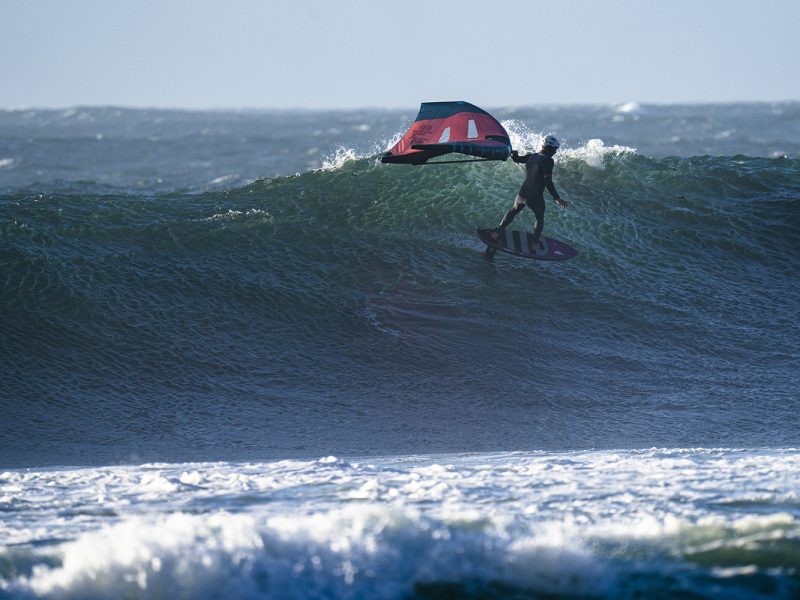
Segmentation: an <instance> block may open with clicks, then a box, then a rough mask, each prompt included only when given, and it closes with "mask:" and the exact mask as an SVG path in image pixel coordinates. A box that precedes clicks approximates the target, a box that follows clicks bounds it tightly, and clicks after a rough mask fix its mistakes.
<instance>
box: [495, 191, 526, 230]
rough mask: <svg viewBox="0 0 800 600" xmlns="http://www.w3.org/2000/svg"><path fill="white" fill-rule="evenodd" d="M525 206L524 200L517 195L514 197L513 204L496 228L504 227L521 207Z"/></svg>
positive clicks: (520, 210)
mask: <svg viewBox="0 0 800 600" xmlns="http://www.w3.org/2000/svg"><path fill="white" fill-rule="evenodd" d="M523 208H525V200H523V199H522V198H521V197H520V196H519V195H517V197H516V198H515V199H514V206H512V207H511V209H510V210H509V211H508V212H507V213H506V216H505V217H503V220H502V221H500V225H499V226H498V229H505V228H506V227H508V225H509V224H510V223H511V221H513V220H514V217H516V216H517V215H518V214H519V213H521V212H522V209H523Z"/></svg>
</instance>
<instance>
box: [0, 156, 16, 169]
mask: <svg viewBox="0 0 800 600" xmlns="http://www.w3.org/2000/svg"><path fill="white" fill-rule="evenodd" d="M12 166H14V159H13V158H0V169H7V168H8V167H12Z"/></svg>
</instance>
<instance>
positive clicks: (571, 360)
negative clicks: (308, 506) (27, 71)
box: [0, 104, 800, 466]
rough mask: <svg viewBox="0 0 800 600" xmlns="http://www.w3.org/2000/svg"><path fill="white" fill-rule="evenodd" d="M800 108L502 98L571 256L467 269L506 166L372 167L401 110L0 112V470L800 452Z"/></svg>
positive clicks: (498, 197) (551, 222)
mask: <svg viewBox="0 0 800 600" xmlns="http://www.w3.org/2000/svg"><path fill="white" fill-rule="evenodd" d="M604 111H605V112H604ZM748 115H749V119H748V118H747V117H748ZM797 115H798V107H797V105H793V104H790V105H777V106H772V107H770V106H766V105H765V106H762V105H751V106H731V107H674V108H669V107H654V108H649V109H648V108H642V107H623V110H622V111H614V110H612V109H609V108H606V109H603V108H585V109H579V108H571V109H564V110H563V111H562V112H559V111H557V110H552V111H546V112H544V113H543V114H537V113H535V112H530V113H523V114H522V116H523V117H526V118H527V120H522V119H520V118H519V117H518V116H517V118H516V119H513V120H509V121H507V122H506V124H507V125H508V127H509V129H510V131H511V133H512V137H513V138H514V142H515V144H516V145H517V146H518V147H521V148H529V149H530V147H533V146H535V145H536V144H537V143H538V138H537V136H539V133H538V129H537V128H538V127H539V123H540V122H543V123H550V124H551V125H552V126H553V127H552V128H547V129H545V128H544V127H542V130H543V131H545V132H546V131H549V130H551V129H552V130H555V131H558V132H559V133H562V132H563V133H564V134H565V135H563V136H562V137H565V138H566V139H567V144H566V149H565V151H564V152H562V153H561V154H559V156H558V161H557V171H556V183H557V185H558V186H559V188H560V190H561V191H562V192H563V194H564V195H565V197H567V198H568V199H569V200H570V201H571V206H570V208H569V209H568V210H566V211H563V212H562V211H559V210H558V209H557V207H556V206H555V204H552V205H551V206H550V207H549V209H548V212H547V223H546V232H547V234H548V235H551V236H554V237H558V238H560V239H563V240H565V241H567V242H569V243H570V244H572V245H573V246H575V247H576V248H578V249H579V252H580V255H579V257H578V258H576V259H575V260H573V261H570V262H568V263H564V264H557V265H548V264H542V263H536V262H529V261H524V260H515V259H513V258H510V257H499V258H498V259H497V260H496V262H495V264H493V265H490V264H486V263H485V262H484V261H483V260H482V258H481V249H482V244H481V243H480V242H479V241H478V240H477V239H476V236H475V235H474V231H475V229H476V228H477V227H478V226H488V225H493V224H495V223H496V222H497V221H499V219H500V217H501V216H502V215H503V214H504V212H505V210H506V209H507V207H508V206H509V202H510V200H509V198H513V195H514V193H515V191H516V188H517V186H518V185H519V182H520V180H521V177H522V175H521V172H520V170H519V168H518V167H517V166H516V165H513V164H512V163H510V162H508V163H488V164H470V165H451V166H438V167H427V168H426V167H422V168H413V167H404V166H398V165H381V164H380V163H379V162H378V161H377V160H376V159H375V156H377V154H379V152H380V150H377V149H378V148H380V149H382V147H381V141H382V140H384V139H386V140H388V139H390V138H391V136H392V135H393V134H399V133H402V122H403V117H402V115H394V114H390V113H366V114H365V115H362V114H359V113H356V112H353V113H319V114H318V113H286V114H283V113H281V114H273V113H263V114H262V113H185V112H161V111H127V110H115V109H78V110H71V111H67V112H63V113H59V112H45V113H26V112H6V113H2V115H1V116H2V118H1V119H0V127H2V129H0V135H2V138H0V139H2V145H0V159H3V165H4V166H3V167H2V168H1V169H0V190H2V197H0V235H2V245H0V264H1V265H2V276H1V279H0V307H1V309H2V310H1V312H0V318H1V319H2V331H3V335H2V345H1V346H0V353H2V356H0V364H2V365H3V367H2V372H1V373H0V390H2V392H0V403H1V404H0V407H1V408H2V415H3V419H2V425H0V457H1V458H0V462H2V463H3V464H6V465H9V466H30V465H39V464H65V463H66V464H86V463H91V464H95V463H119V462H131V461H133V462H136V461H140V460H179V461H182V460H209V459H224V460H240V459H255V458H259V459H260V458H270V457H284V456H317V455H319V454H320V453H329V452H335V453H361V454H373V453H407V452H417V451H424V452H434V451H450V452H455V451H475V450H492V451H494V450H530V449H557V450H563V449H574V448H592V447H597V448H628V447H634V448H635V447H650V446H654V445H655V446H668V447H670V446H671V447H684V446H747V447H762V446H767V447H773V446H786V445H797V444H800V436H798V431H800V421H798V416H797V415H798V414H800V413H798V410H797V402H798V376H797V373H798V366H800V359H799V358H798V356H799V355H798V344H797V340H798V316H799V315H798V312H799V311H798V302H797V298H798V273H800V269H799V268H798V267H799V265H800V262H799V261H800V259H799V258H798V249H800V248H799V246H800V243H799V240H800V210H798V199H799V198H800V177H799V176H800V161H798V159H797V158H796V157H786V156H784V155H783V154H782V151H779V150H778V149H780V148H786V147H787V145H788V144H787V142H786V139H787V138H784V137H782V136H781V133H782V132H785V131H787V130H790V129H791V128H792V127H795V128H796V127H797ZM512 116H514V115H512ZM715 119H716V121H715ZM573 120H574V121H575V123H576V124H575V125H574V126H573V125H572V121H573ZM765 120H766V121H767V124H766V125H765V124H764V121H765ZM717 121H718V122H719V123H717ZM556 122H558V123H556ZM751 122H752V123H755V125H747V123H751ZM591 123H596V124H597V128H598V129H602V130H604V131H614V132H615V133H614V138H613V139H612V140H610V141H601V140H600V139H599V138H590V139H585V140H581V135H580V134H574V135H573V134H572V131H573V127H574V129H576V130H578V131H586V130H589V129H590V127H591ZM709 123H710V124H709ZM556 124H560V126H559V127H558V128H557V129H556V128H555V125H556ZM390 127H393V128H394V129H391V128H390ZM717 130H721V133H720V132H718V131H717ZM653 131H657V132H660V133H659V135H661V136H667V135H669V136H671V137H670V139H671V138H672V137H680V138H681V139H684V138H686V139H693V138H692V136H698V135H700V134H699V132H701V131H707V133H706V135H705V137H702V136H701V139H700V140H699V141H698V140H694V141H693V142H692V144H690V145H689V147H686V146H684V147H683V149H684V150H686V151H689V150H693V149H695V148H702V149H703V150H709V149H710V150H716V151H717V152H718V154H715V155H712V154H705V153H704V154H703V155H693V154H690V153H688V152H687V153H686V154H685V155H678V156H656V155H649V154H648V153H645V152H642V151H641V150H634V148H636V147H637V146H640V145H642V146H645V147H647V146H648V145H650V146H652V145H655V142H654V141H653V139H652V138H651V134H652V132H653ZM765 131H766V132H771V133H772V134H773V135H774V139H773V140H771V141H769V142H764V141H761V142H760V145H758V144H755V142H753V143H752V144H751V143H747V142H746V141H743V142H742V143H741V144H740V145H738V146H734V145H732V141H731V139H732V138H733V139H737V140H749V139H751V138H753V139H754V138H756V137H758V136H759V135H764V132H765ZM726 132H727V133H726ZM723 133H724V134H725V135H722V134H723ZM207 138H211V139H210V140H209V139H207ZM571 139H577V140H581V141H577V142H576V143H575V145H573V146H571V145H570V142H569V140H571ZM333 140H341V141H342V144H343V145H342V146H341V147H340V148H339V149H338V152H337V150H336V149H334V148H333V147H332V146H333V145H334V142H333ZM612 142H614V144H613V145H612ZM311 143H313V144H316V146H315V147H316V148H317V149H318V152H316V153H315V152H312V149H313V148H307V146H308V145H309V144H311ZM754 144H755V146H754ZM322 147H327V148H329V150H330V153H329V154H321V153H322V150H321V148H322ZM383 147H385V145H384V146H383ZM659 147H660V148H661V149H662V150H663V151H664V152H670V153H671V152H672V151H674V150H676V149H677V148H675V146H674V144H673V145H671V144H668V143H664V144H663V147H662V146H659ZM754 147H755V149H756V150H757V152H755V153H750V152H749V151H750V150H753V149H754ZM788 149H790V150H794V151H795V152H796V150H797V148H796V146H791V145H788ZM759 154H766V156H763V155H759ZM315 164H316V166H315V167H313V168H312V166H313V165H315ZM321 166H322V167H323V168H320V167H321ZM295 170H297V171H298V172H297V173H296V174H294V171H295ZM259 175H264V177H261V178H259V177H258V176H259ZM267 175H268V176H267ZM519 221H520V224H521V225H522V226H523V227H524V226H528V227H530V226H532V218H531V217H530V216H529V215H523V216H521V217H519Z"/></svg>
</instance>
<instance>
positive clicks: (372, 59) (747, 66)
mask: <svg viewBox="0 0 800 600" xmlns="http://www.w3.org/2000/svg"><path fill="white" fill-rule="evenodd" d="M798 31H800V2H798V1H797V0H770V1H765V2H754V1H753V0H746V1H740V0H671V1H667V0H659V1H657V0H618V1H617V0H608V1H605V2H602V1H600V0H594V1H590V0H553V1H552V2H549V3H544V2H540V1H538V0H519V1H517V2H507V1H498V0H495V1H492V2H486V1H480V2H479V1H473V0H459V1H452V0H426V1H419V0H402V1H401V0H392V1H385V0H327V1H322V0H320V1H318V0H289V1H284V0H281V1H278V0H260V1H256V0H225V1H222V0H219V1H216V0H158V1H154V0H130V1H122V0H70V1H67V0H0V108H23V107H39V108H56V107H67V106H76V105H116V106H131V107H170V108H190V109H204V108H214V109H219V108H311V109H322V108H337V109H339V108H365V107H385V108H407V107H416V106H417V105H418V104H419V103H420V102H422V101H434V100H468V101H470V102H474V103H476V104H478V105H485V106H526V105H533V106H539V105H548V104H587V103H590V104H609V103H624V102H640V103H687V102H737V101H767V102H772V101H784V100H800V67H798V63H800V34H798Z"/></svg>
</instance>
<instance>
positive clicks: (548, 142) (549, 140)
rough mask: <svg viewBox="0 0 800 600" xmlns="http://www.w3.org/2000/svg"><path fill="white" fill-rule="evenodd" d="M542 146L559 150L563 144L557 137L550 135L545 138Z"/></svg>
mask: <svg viewBox="0 0 800 600" xmlns="http://www.w3.org/2000/svg"><path fill="white" fill-rule="evenodd" d="M542 145H543V146H550V147H551V148H556V149H558V148H559V147H560V146H561V143H560V142H559V141H558V138H557V137H556V136H554V135H548V136H547V137H546V138H544V142H543V143H542Z"/></svg>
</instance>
